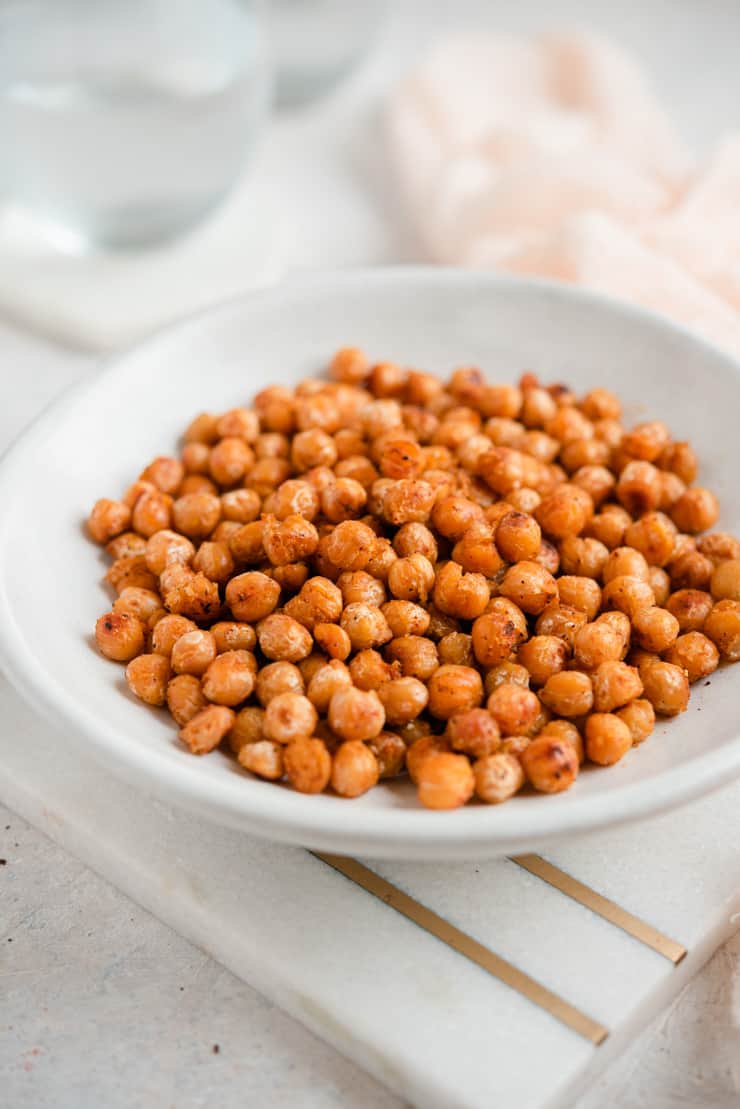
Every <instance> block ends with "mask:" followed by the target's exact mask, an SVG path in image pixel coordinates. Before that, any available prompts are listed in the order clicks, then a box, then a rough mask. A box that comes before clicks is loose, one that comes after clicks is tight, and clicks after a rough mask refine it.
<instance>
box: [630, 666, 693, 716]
mask: <svg viewBox="0 0 740 1109" xmlns="http://www.w3.org/2000/svg"><path fill="white" fill-rule="evenodd" d="M640 677H641V678H642V684H643V685H644V687H645V697H646V698H647V700H648V701H649V702H650V704H651V705H652V706H653V708H654V709H655V711H656V712H657V713H659V714H660V715H661V716H677V715H678V714H679V713H681V712H684V711H685V710H686V708H687V707H688V703H689V679H688V676H687V674H686V671H685V670H683V669H682V668H681V667H680V666H674V665H673V664H672V663H670V662H660V661H657V662H654V661H652V660H647V661H646V662H644V663H643V664H642V665H641V666H640Z"/></svg>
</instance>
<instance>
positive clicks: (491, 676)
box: [484, 659, 529, 697]
mask: <svg viewBox="0 0 740 1109" xmlns="http://www.w3.org/2000/svg"><path fill="white" fill-rule="evenodd" d="M507 682H509V683H511V684H513V685H521V686H524V688H525V689H529V670H527V668H526V667H525V666H520V665H519V663H518V662H512V661H511V660H510V659H506V660H505V661H504V662H499V663H498V665H496V666H493V667H491V669H490V670H487V671H486V680H485V683H484V689H485V695H486V697H490V695H491V694H492V693H493V691H494V689H498V687H499V686H500V685H504V684H505V683H507Z"/></svg>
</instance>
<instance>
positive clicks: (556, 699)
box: [540, 670, 594, 718]
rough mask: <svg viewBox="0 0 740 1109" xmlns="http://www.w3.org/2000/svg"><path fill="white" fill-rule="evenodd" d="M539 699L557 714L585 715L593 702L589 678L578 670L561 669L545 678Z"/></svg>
mask: <svg viewBox="0 0 740 1109" xmlns="http://www.w3.org/2000/svg"><path fill="white" fill-rule="evenodd" d="M540 699H541V701H542V703H543V704H544V705H546V706H547V708H549V709H551V710H552V712H554V713H556V715H558V716H565V717H567V718H570V717H577V716H585V714H586V713H587V712H590V711H591V708H592V706H593V703H594V693H593V686H592V684H591V679H590V677H589V676H588V674H583V673H582V672H581V671H579V670H561V672H560V673H559V674H553V675H552V677H550V678H548V679H547V681H546V682H545V684H544V686H543V687H542V689H541V690H540Z"/></svg>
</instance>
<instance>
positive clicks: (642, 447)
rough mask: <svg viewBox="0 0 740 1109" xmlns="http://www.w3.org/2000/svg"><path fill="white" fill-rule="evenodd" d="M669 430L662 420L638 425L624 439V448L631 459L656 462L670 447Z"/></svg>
mask: <svg viewBox="0 0 740 1109" xmlns="http://www.w3.org/2000/svg"><path fill="white" fill-rule="evenodd" d="M668 439H669V435H668V428H667V427H666V426H665V424H664V423H663V422H662V421H661V420H651V421H649V422H648V423H644V424H638V425H637V426H636V427H634V428H633V429H632V431H628V432H627V433H626V435H625V436H624V438H623V439H622V448H623V450H624V451H625V452H626V453H627V454H628V455H629V456H630V457H631V458H639V459H642V460H643V461H644V462H655V460H656V459H657V458H658V457H659V455H660V454H661V453H662V452H663V451H664V450H665V448H666V447H667V445H668Z"/></svg>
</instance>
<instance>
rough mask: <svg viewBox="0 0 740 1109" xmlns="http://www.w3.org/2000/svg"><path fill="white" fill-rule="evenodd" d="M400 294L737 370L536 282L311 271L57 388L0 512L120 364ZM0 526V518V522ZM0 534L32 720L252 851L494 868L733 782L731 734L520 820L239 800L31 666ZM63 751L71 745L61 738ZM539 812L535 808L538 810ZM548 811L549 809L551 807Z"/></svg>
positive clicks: (3, 586)
mask: <svg viewBox="0 0 740 1109" xmlns="http://www.w3.org/2000/svg"><path fill="white" fill-rule="evenodd" d="M389 282H391V283H393V282H396V283H397V282H401V283H402V284H404V285H408V284H411V285H414V284H417V285H419V286H420V287H424V286H426V287H430V286H437V287H439V286H442V287H445V286H457V287H465V286H471V285H475V286H476V287H479V286H480V285H481V284H483V285H484V286H486V287H487V288H490V290H491V291H492V292H493V293H495V291H496V290H501V289H504V290H507V289H508V290H514V291H524V290H527V289H533V290H535V291H539V292H540V293H544V294H546V295H547V296H548V297H549V298H552V300H553V301H554V302H563V301H565V302H573V301H576V302H580V303H582V304H585V305H587V306H588V305H592V306H593V307H594V309H595V310H598V311H601V312H608V313H611V314H616V315H617V316H620V317H621V318H622V320H623V321H624V322H625V325H626V326H631V325H632V324H633V323H635V322H637V323H639V324H643V325H644V324H647V325H648V326H649V327H651V328H654V329H657V330H659V331H662V332H663V333H667V334H669V335H670V336H673V337H674V338H675V339H678V340H680V342H681V343H682V344H683V345H685V349H686V350H687V353H688V354H691V353H692V351H693V353H694V354H695V355H697V356H700V357H702V358H704V359H706V358H707V357H709V358H710V359H714V360H715V361H719V362H722V363H724V365H725V367H727V368H730V369H731V370H732V371H733V372H734V373H736V374H738V373H740V364H739V363H738V362H737V361H736V360H735V359H734V358H733V357H732V356H731V355H729V354H727V353H726V352H724V351H721V350H720V349H719V348H717V347H715V346H713V345H712V344H711V343H709V342H707V341H706V340H704V339H703V338H701V337H700V336H698V335H696V334H695V333H694V332H691V331H690V330H689V329H688V328H686V327H683V326H682V325H680V324H676V323H674V322H673V321H672V320H669V319H668V318H667V317H664V316H661V315H659V314H657V313H655V312H652V311H650V310H648V309H645V308H642V307H639V306H636V305H632V304H629V303H627V302H621V301H617V300H614V299H613V298H610V297H606V296H602V295H601V294H599V293H594V292H591V291H585V290H582V289H580V288H575V287H572V286H568V285H564V284H562V283H558V282H553V281H549V280H544V279H531V278H521V277H511V276H507V275H505V276H502V275H498V274H494V273H491V272H490V271H481V270H463V269H459V268H454V267H431V266H390V267H388V266H384V267H372V268H361V269H360V268H358V269H352V270H326V271H312V272H307V273H304V274H300V275H296V276H293V277H291V278H290V279H288V280H286V281H283V282H281V283H279V284H278V285H275V286H270V287H269V288H266V289H261V290H257V291H252V292H247V293H245V294H241V295H239V296H236V297H232V298H229V299H228V300H225V301H220V302H218V303H216V304H212V305H209V306H208V307H206V308H204V309H202V310H200V311H198V312H197V313H195V314H189V315H187V316H185V317H183V318H181V319H179V320H176V321H174V322H173V323H170V324H168V325H167V326H166V327H164V328H161V329H158V330H157V331H155V332H153V333H152V334H150V335H148V336H147V337H145V338H144V339H143V340H141V341H140V342H138V343H136V344H135V345H134V346H132V347H129V348H127V349H126V350H124V351H122V352H120V353H116V354H114V355H112V356H110V357H108V358H107V359H104V361H103V367H102V369H96V370H93V371H92V373H91V374H87V375H85V376H83V378H82V379H81V380H80V381H78V382H76V383H75V384H74V385H72V386H71V388H69V389H67V390H65V391H64V392H63V393H62V395H61V396H60V397H58V398H56V399H55V400H53V401H52V402H51V404H49V405H47V406H46V407H45V408H44V409H43V410H42V411H41V412H40V413H39V414H38V415H37V416H36V417H35V418H34V419H33V420H32V421H31V422H30V424H28V425H27V426H26V428H25V430H23V431H22V432H21V433H20V435H19V436H18V438H17V439H16V440H15V441H14V442H13V443H12V444H11V446H10V447H9V448H8V449H7V450H6V452H5V454H4V455H3V457H2V459H0V503H8V500H9V498H10V497H12V496H15V495H17V489H18V487H19V486H18V483H17V482H16V480H15V479H16V476H17V475H18V473H19V471H21V469H22V466H23V461H24V458H25V457H26V456H27V454H28V453H29V452H31V451H33V450H34V449H35V448H36V447H37V446H38V445H39V444H40V443H42V442H43V439H44V435H45V432H46V430H47V428H49V427H50V426H51V425H52V424H53V423H58V422H59V421H60V420H63V419H64V418H65V416H66V415H67V414H68V412H69V411H70V410H72V409H73V408H74V406H75V404H76V402H77V400H78V398H79V397H80V396H81V395H82V394H83V393H84V394H86V395H87V394H88V393H91V392H94V391H95V390H97V389H101V390H104V389H105V388H106V385H107V383H108V382H109V381H110V380H111V379H112V378H113V377H115V376H117V375H120V374H123V373H125V372H126V369H127V366H128V364H129V362H131V361H133V360H136V359H137V358H138V357H139V356H140V355H142V354H145V355H147V356H149V355H151V354H152V353H154V352H156V348H157V347H158V346H160V347H162V348H163V353H164V354H165V355H166V348H167V346H168V344H170V343H171V342H172V341H173V340H174V341H178V340H179V339H180V337H184V336H186V335H187V332H188V331H189V330H190V329H192V328H201V327H203V326H207V325H208V324H209V323H210V321H212V320H215V319H218V317H220V316H223V315H228V314H229V313H234V312H239V311H240V310H241V309H242V308H249V309H250V310H258V309H259V306H260V304H261V303H265V302H272V301H274V300H276V299H277V300H280V299H281V298H284V297H288V298H290V297H295V296H301V295H306V294H308V295H310V296H316V295H321V294H322V293H326V292H329V291H330V290H331V289H332V288H334V287H336V285H337V283H341V285H342V286H346V285H347V284H350V285H355V286H366V287H369V288H372V287H373V286H374V285H375V284H383V285H387V284H388V283H389ZM3 516H4V517H5V518H7V514H3ZM5 536H6V525H5V524H3V523H2V522H0V663H1V664H2V668H3V669H4V671H5V673H6V674H7V676H8V678H9V679H10V681H11V682H12V683H13V684H14V685H15V686H16V688H17V689H18V690H19V692H20V693H21V694H22V695H23V696H24V697H25V698H26V699H27V700H28V701H29V702H30V703H31V704H32V705H35V706H36V707H37V708H38V709H39V710H40V711H41V712H42V714H43V715H45V716H46V717H47V718H49V719H50V720H52V721H54V722H56V723H57V724H58V722H59V720H60V718H61V719H62V720H63V722H64V724H65V725H66V726H67V727H68V728H69V729H70V731H74V732H75V733H77V736H78V737H79V739H80V741H84V743H85V747H86V749H87V750H89V751H90V752H91V753H93V754H94V755H96V757H98V759H99V760H101V761H102V762H103V763H104V765H105V766H107V767H109V768H110V769H111V770H112V771H114V772H115V773H116V774H117V775H118V776H121V777H123V778H125V779H127V780H128V781H129V782H131V783H132V784H135V785H137V786H138V787H140V788H143V789H145V790H146V791H147V792H149V793H153V794H156V795H158V796H159V797H160V798H161V799H162V800H165V801H171V802H173V803H175V804H178V803H179V804H181V805H182V806H183V807H185V808H187V809H191V810H195V811H197V812H199V813H201V814H203V815H207V816H210V817H211V819H214V820H215V821H217V822H219V823H222V824H226V825H230V826H233V827H241V828H243V829H245V830H248V831H249V832H251V833H253V834H258V835H259V834H261V835H262V836H263V837H266V838H270V839H274V840H276V841H282V842H287V843H293V844H301V845H303V846H308V847H314V848H318V849H329V850H331V849H335V848H336V845H337V844H338V843H343V844H346V845H347V849H348V850H356V847H353V846H352V845H353V844H355V845H361V849H362V850H365V851H366V852H367V853H368V854H375V855H383V854H385V855H386V856H390V855H396V856H402V857H406V858H413V857H414V856H416V857H432V856H434V857H438V858H443V857H445V856H447V857H456V858H460V857H466V856H469V857H472V856H473V855H475V854H480V853H481V852H482V853H488V854H505V853H507V852H508V851H510V850H512V849H517V850H519V849H521V847H522V845H523V844H529V845H536V844H540V845H541V844H543V843H545V842H548V843H549V842H553V841H555V840H556V839H563V838H567V837H570V836H573V835H576V834H579V833H583V832H586V831H594V830H596V829H599V828H605V827H608V826H613V825H617V824H620V823H625V822H627V821H632V820H637V819H640V818H645V817H647V816H651V815H655V814H657V813H660V812H663V811H666V810H667V809H669V808H672V807H674V806H677V805H679V804H682V803H685V802H687V801H690V800H691V799H693V798H696V797H698V796H700V795H701V794H704V793H707V792H709V791H711V790H712V789H715V788H718V787H720V786H721V785H724V784H727V783H728V782H729V781H730V780H731V779H732V777H733V776H737V775H740V726H739V729H738V734H737V735H735V736H733V738H732V739H730V740H728V741H727V742H726V743H725V744H723V745H722V746H721V747H719V748H717V749H716V750H714V751H709V752H706V753H704V754H701V755H699V756H697V757H696V758H695V759H691V760H690V761H689V762H688V763H683V764H679V765H677V766H675V767H669V768H668V769H666V770H663V771H661V772H660V773H659V774H657V775H655V776H653V777H650V778H647V779H645V780H643V781H636V782H632V783H628V784H625V785H623V786H615V787H613V788H612V789H611V790H610V791H609V792H608V793H607V794H596V795H593V796H584V797H579V796H577V795H573V794H571V795H570V796H569V795H568V794H565V795H561V796H565V797H567V799H568V800H567V804H558V803H557V800H558V799H557V798H552V799H550V803H549V804H545V803H540V804H539V805H534V804H533V805H531V806H529V807H528V808H527V810H526V812H523V811H522V810H521V809H515V810H511V809H509V808H508V806H467V807H464V808H463V809H459V810H456V811H455V815H454V817H453V818H451V817H450V815H449V814H447V813H445V812H429V811H427V810H423V809H406V808H384V807H380V808H366V807H363V806H362V805H351V806H350V805H344V804H341V803H340V804H338V805H337V807H336V808H335V809H334V808H331V809H330V808H329V807H322V806H316V804H315V798H313V797H311V796H305V795H302V794H298V793H295V792H293V791H290V790H280V789H275V788H274V787H269V788H265V789H264V790H260V791H250V794H249V796H247V792H246V791H244V789H243V783H242V784H241V788H240V785H239V783H240V779H238V778H237V777H236V776H234V778H233V780H231V779H230V778H228V777H226V776H225V777H224V779H223V780H221V779H217V780H216V779H212V778H211V777H209V776H206V775H203V774H199V773H198V772H197V765H196V763H195V762H193V765H192V767H191V766H189V765H187V764H180V763H177V762H175V761H171V760H170V759H168V758H167V757H166V753H165V751H164V750H162V751H159V750H158V749H156V748H148V747H144V746H142V745H138V744H136V743H128V744H127V743H125V742H121V740H122V738H123V739H125V736H124V735H123V733H122V730H121V729H120V728H116V727H115V726H113V725H111V724H109V723H107V721H105V720H102V719H100V718H99V717H98V716H97V715H96V714H95V713H94V712H93V711H92V710H91V709H89V708H87V707H86V706H85V704H84V702H82V701H79V700H78V699H77V698H76V696H75V694H74V691H73V690H69V689H66V688H64V687H63V686H62V685H61V683H60V681H59V680H58V679H56V678H55V676H54V675H53V674H52V673H50V672H49V671H48V670H47V669H46V667H45V666H44V664H43V663H42V662H41V660H40V659H39V658H38V657H37V656H36V654H35V653H34V651H33V649H32V647H31V645H30V644H29V642H28V641H27V639H26V638H25V636H24V634H23V630H22V626H21V624H20V623H19V622H18V619H17V616H16V609H15V607H14V605H13V602H12V599H11V597H10V596H9V593H8V583H7V575H6V572H5V550H6V548H5V541H4V540H5ZM71 738H72V739H73V740H74V739H75V738H76V737H75V736H74V735H72V736H71ZM541 801H542V799H541ZM553 802H555V803H554V804H553Z"/></svg>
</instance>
